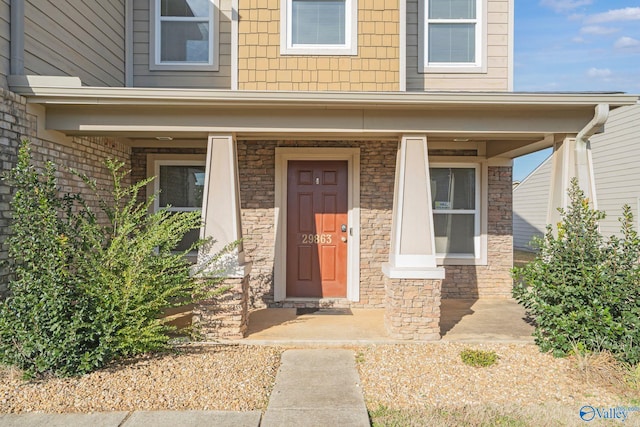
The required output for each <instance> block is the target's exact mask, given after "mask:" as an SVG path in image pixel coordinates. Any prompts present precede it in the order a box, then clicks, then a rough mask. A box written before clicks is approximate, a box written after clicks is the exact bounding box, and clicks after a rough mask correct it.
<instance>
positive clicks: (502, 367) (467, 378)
mask: <svg viewBox="0 0 640 427" xmlns="http://www.w3.org/2000/svg"><path fill="white" fill-rule="evenodd" d="M465 348H473V349H482V350H493V351H495V352H496V353H497V354H498V356H499V360H498V362H497V363H496V364H495V365H493V366H490V367H485V368H475V367H471V366H467V365H465V364H464V363H462V361H461V359H460V351H461V350H463V349H465ZM356 354H357V355H356V360H357V362H358V370H359V372H360V378H361V382H362V386H363V390H364V394H365V400H366V401H367V406H368V407H369V408H370V409H371V408H375V407H378V406H379V405H384V406H386V407H388V408H392V409H411V408H421V407H424V406H425V405H431V406H436V407H446V406H464V405H474V404H489V405H540V404H544V403H555V404H560V405H563V406H567V405H571V406H573V405H580V406H582V405H584V404H589V405H595V404H598V405H620V404H621V403H623V401H622V400H621V398H620V397H619V396H617V395H616V394H615V393H614V392H613V391H612V390H610V389H607V388H605V387H604V386H595V385H591V384H585V382H584V381H583V380H582V379H581V378H580V376H579V375H578V373H577V369H576V367H575V364H574V362H573V361H572V360H571V359H567V358H554V357H553V356H551V355H550V354H543V353H540V352H539V350H538V348H537V347H536V346H534V345H527V344H463V343H437V344H424V345H415V344H414V345H378V346H370V347H361V348H358V349H356Z"/></svg>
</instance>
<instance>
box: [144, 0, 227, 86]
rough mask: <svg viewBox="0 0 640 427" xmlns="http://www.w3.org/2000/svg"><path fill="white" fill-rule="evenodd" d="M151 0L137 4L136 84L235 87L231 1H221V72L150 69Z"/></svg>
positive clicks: (218, 34)
mask: <svg viewBox="0 0 640 427" xmlns="http://www.w3.org/2000/svg"><path fill="white" fill-rule="evenodd" d="M149 6H150V1H149V0H134V2H133V8H134V10H133V85H134V86H136V87H195V88H207V89H230V88H231V0H220V10H219V13H218V17H219V31H218V32H217V33H216V35H217V36H218V37H219V38H220V43H219V49H220V52H219V55H220V56H219V69H218V71H165V70H162V71H158V70H153V71H152V70H150V69H149V49H150V48H151V43H150V42H151V40H150V38H151V22H150V10H149Z"/></svg>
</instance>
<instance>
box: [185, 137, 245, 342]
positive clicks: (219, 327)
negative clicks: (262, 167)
mask: <svg viewBox="0 0 640 427" xmlns="http://www.w3.org/2000/svg"><path fill="white" fill-rule="evenodd" d="M206 176H207V181H206V182H205V186H204V197H203V202H202V218H203V226H202V237H203V238H208V239H211V243H210V244H208V245H207V246H206V247H203V248H201V249H200V252H199V253H198V268H199V270H200V273H199V274H200V275H202V276H204V277H224V280H223V281H222V283H221V286H224V287H229V290H228V291H226V292H225V293H223V294H222V295H219V296H217V297H215V298H212V299H210V300H206V301H201V302H200V303H199V304H198V306H197V307H196V309H194V324H196V325H198V327H199V328H200V331H201V333H202V334H203V335H204V336H205V338H207V339H210V340H211V339H234V338H242V337H243V335H244V332H245V330H246V328H247V321H248V305H247V301H248V296H247V295H248V292H249V289H248V286H249V285H248V284H249V272H250V270H251V265H250V264H249V263H247V262H245V259H244V250H243V247H242V242H240V239H241V238H242V226H241V223H240V185H239V182H238V160H237V154H236V141H235V138H234V137H233V136H232V135H209V141H208V146H207V164H206ZM234 242H236V246H235V247H233V248H232V249H230V250H226V251H225V252H223V255H222V256H220V257H219V258H218V259H215V258H216V255H217V254H218V253H219V252H220V251H221V250H224V249H225V248H226V247H227V246H228V245H230V244H234Z"/></svg>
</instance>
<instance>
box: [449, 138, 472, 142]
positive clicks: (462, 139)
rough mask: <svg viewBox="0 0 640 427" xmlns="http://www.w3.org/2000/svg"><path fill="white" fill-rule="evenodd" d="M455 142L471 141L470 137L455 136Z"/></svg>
mask: <svg viewBox="0 0 640 427" xmlns="http://www.w3.org/2000/svg"><path fill="white" fill-rule="evenodd" d="M453 142H469V138H453Z"/></svg>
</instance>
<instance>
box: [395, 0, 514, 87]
mask: <svg viewBox="0 0 640 427" xmlns="http://www.w3.org/2000/svg"><path fill="white" fill-rule="evenodd" d="M425 1H428V0H407V52H406V64H407V65H406V87H407V91H435V90H442V91H508V90H509V84H510V69H511V62H512V58H511V46H510V38H511V36H512V35H511V34H510V21H509V20H510V17H511V16H512V13H513V11H512V10H511V8H512V6H513V1H510V0H481V3H482V4H483V6H482V10H483V12H482V15H478V16H479V18H480V20H481V21H483V22H484V23H483V27H484V30H483V31H484V33H483V40H484V41H483V43H482V45H481V49H482V54H481V57H480V63H481V67H479V68H478V67H445V66H440V67H431V68H430V69H429V70H428V72H425V58H424V54H423V53H424V51H425V49H424V39H421V37H420V36H423V35H424V29H425V28H424V25H422V23H423V22H424V9H425V5H424V3H423V2H425Z"/></svg>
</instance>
